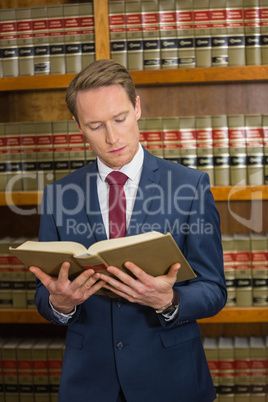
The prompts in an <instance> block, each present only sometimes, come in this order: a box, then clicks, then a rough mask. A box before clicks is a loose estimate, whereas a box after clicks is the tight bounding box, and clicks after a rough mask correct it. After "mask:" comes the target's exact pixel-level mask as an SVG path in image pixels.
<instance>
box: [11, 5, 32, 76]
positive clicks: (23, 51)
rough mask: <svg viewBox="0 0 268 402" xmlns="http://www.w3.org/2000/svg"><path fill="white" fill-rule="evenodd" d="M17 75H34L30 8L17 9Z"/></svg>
mask: <svg viewBox="0 0 268 402" xmlns="http://www.w3.org/2000/svg"><path fill="white" fill-rule="evenodd" d="M15 11H16V20H17V31H18V39H17V41H18V63H19V75H34V48H33V32H32V29H33V27H32V18H31V9H30V8H17V9H16V10H15Z"/></svg>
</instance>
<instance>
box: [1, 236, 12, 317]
mask: <svg viewBox="0 0 268 402" xmlns="http://www.w3.org/2000/svg"><path fill="white" fill-rule="evenodd" d="M12 241H13V239H12V238H11V237H4V238H2V239H0V309H6V308H12V306H13V301H12V275H11V269H10V253H9V250H8V249H9V247H10V245H11V243H12Z"/></svg>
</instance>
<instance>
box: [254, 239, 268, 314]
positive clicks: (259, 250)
mask: <svg viewBox="0 0 268 402" xmlns="http://www.w3.org/2000/svg"><path fill="white" fill-rule="evenodd" d="M251 255H252V286H253V289H252V297H253V306H255V307H264V306H267V305H268V243H267V238H266V235H251Z"/></svg>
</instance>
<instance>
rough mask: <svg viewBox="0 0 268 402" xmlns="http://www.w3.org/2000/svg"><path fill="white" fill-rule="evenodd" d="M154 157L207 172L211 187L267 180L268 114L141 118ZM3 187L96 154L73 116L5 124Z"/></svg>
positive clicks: (27, 183)
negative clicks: (70, 118)
mask: <svg viewBox="0 0 268 402" xmlns="http://www.w3.org/2000/svg"><path fill="white" fill-rule="evenodd" d="M138 124H139V129H140V141H141V144H142V145H143V146H144V147H145V148H146V149H147V150H148V151H149V152H151V153H152V154H154V155H155V156H159V157H161V158H165V159H168V160H171V161H174V162H176V163H181V164H182V165H184V166H188V167H191V168H197V169H200V170H202V171H204V172H207V173H208V174H209V176H210V182H211V185H212V186H229V185H237V184H240V185H262V184H268V114H265V115H261V114H258V115H256V114H254V115H241V114H239V115H228V116H227V115H215V116H183V117H158V118H141V119H140V120H139V121H138ZM0 155H1V160H0V191H8V192H12V191H31V190H33V191H34V190H43V188H44V186H45V185H46V184H48V183H50V182H52V181H54V180H57V179H60V178H62V177H63V176H65V175H67V174H68V173H70V172H72V171H73V170H75V169H77V168H79V167H82V166H84V165H86V164H88V163H90V162H92V160H94V159H95V154H94V152H93V151H92V148H91V147H90V144H88V142H87V141H85V139H84V136H83V135H82V134H81V133H80V132H79V130H78V128H77V126H76V124H75V122H74V121H73V120H66V121H52V122H21V123H0Z"/></svg>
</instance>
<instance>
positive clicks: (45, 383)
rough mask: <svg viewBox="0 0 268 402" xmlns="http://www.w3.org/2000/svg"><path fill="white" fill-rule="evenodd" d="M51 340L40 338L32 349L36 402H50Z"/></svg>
mask: <svg viewBox="0 0 268 402" xmlns="http://www.w3.org/2000/svg"><path fill="white" fill-rule="evenodd" d="M50 342H51V339H49V338H39V339H37V341H36V342H35V343H34V345H33V347H32V367H33V383H34V398H35V399H34V400H35V402H46V401H50V386H49V372H48V355H47V354H48V352H47V351H48V347H49V344H50Z"/></svg>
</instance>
